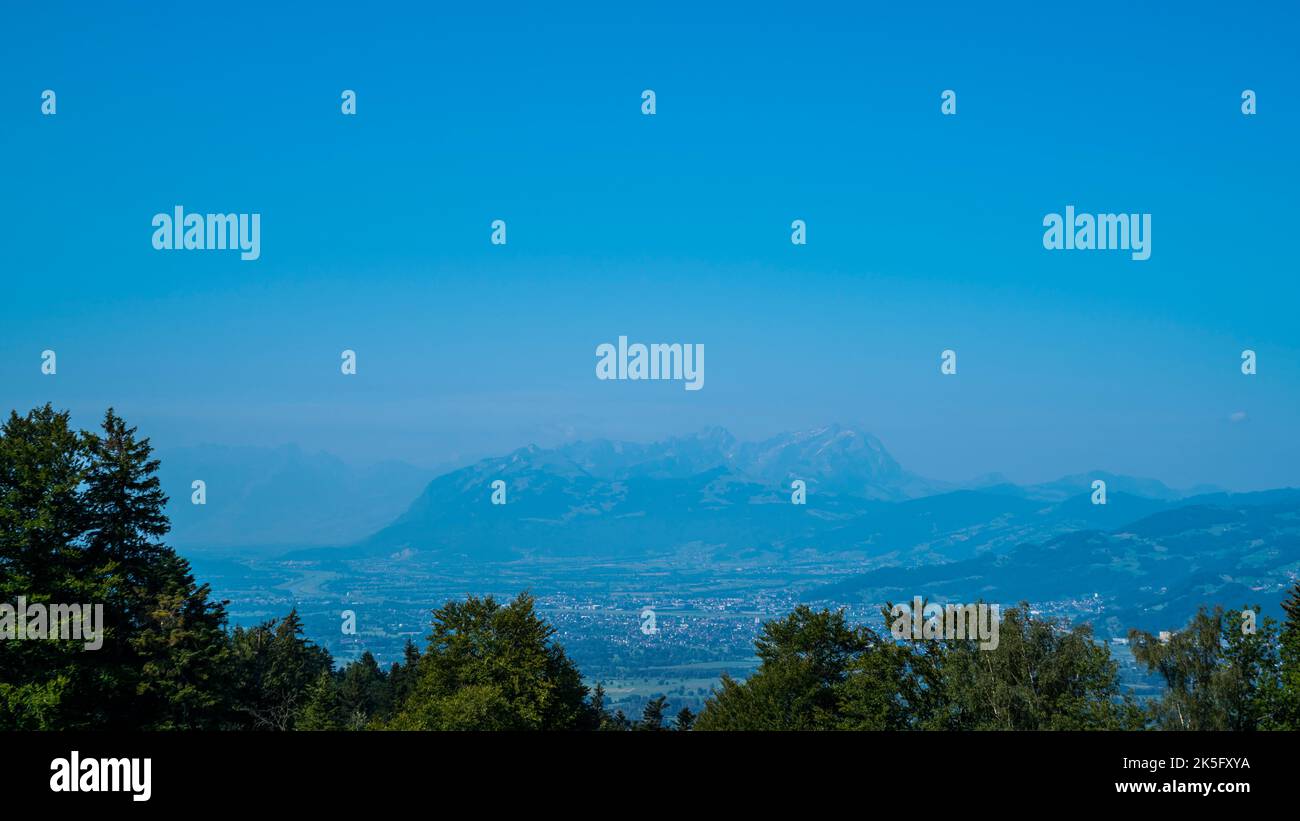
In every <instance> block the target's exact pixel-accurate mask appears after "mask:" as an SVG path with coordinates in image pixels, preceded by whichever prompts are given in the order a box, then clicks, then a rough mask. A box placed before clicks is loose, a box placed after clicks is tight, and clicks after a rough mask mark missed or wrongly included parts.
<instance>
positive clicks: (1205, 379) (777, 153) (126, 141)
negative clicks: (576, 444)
mask: <svg viewBox="0 0 1300 821" xmlns="http://www.w3.org/2000/svg"><path fill="white" fill-rule="evenodd" d="M267 5H268V4H236V3H223V4H219V5H217V6H202V7H195V6H189V7H181V6H178V7H174V8H167V9H165V10H164V9H162V8H152V9H146V8H144V7H140V8H137V9H134V10H133V9H132V7H130V6H114V8H113V9H112V12H111V17H110V12H108V11H107V10H102V9H101V10H99V11H98V12H96V13H94V15H93V16H88V15H87V13H86V12H85V11H84V10H83V8H79V6H83V7H84V4H68V5H64V4H52V3H40V4H23V6H24V7H23V8H17V7H16V6H17V4H8V5H7V6H6V8H5V9H4V11H3V12H0V18H2V19H0V242H2V243H3V256H2V257H0V259H2V260H3V261H2V262H0V266H2V267H3V283H4V292H3V301H0V404H3V405H4V406H5V408H6V409H7V408H9V407H20V408H27V407H30V406H32V405H34V404H37V403H41V402H44V401H47V400H49V401H54V402H55V403H56V404H58V405H60V406H63V407H68V408H71V409H72V410H73V411H74V412H75V414H76V415H77V418H78V420H79V421H81V422H82V423H83V424H90V423H91V422H92V421H93V420H94V417H95V416H97V415H98V414H99V413H101V412H102V410H103V408H104V407H105V406H107V405H109V404H113V405H115V406H117V407H118V408H119V410H120V411H122V412H123V413H124V414H125V415H126V416H127V417H128V419H129V420H131V421H133V422H135V423H137V424H139V425H140V426H141V427H142V429H143V430H144V432H146V433H147V434H150V435H152V436H153V437H154V439H155V441H157V442H158V443H159V444H160V445H162V446H163V447H164V448H166V447H171V446H176V445H185V444H194V443H199V442H215V443H224V444H266V445H273V444H281V443H286V442H297V443H299V444H301V445H303V446H305V447H309V448H323V449H325V450H328V451H331V452H334V453H337V454H339V455H341V456H343V457H345V458H349V459H354V460H358V459H360V460H369V459H379V458H392V457H397V458H404V459H407V460H410V461H413V462H417V463H422V464H433V463H438V462H441V461H444V460H449V459H465V458H469V457H473V456H478V455H482V454H486V453H490V452H497V451H502V450H505V449H508V448H512V447H515V446H519V445H522V444H525V443H528V442H530V441H531V442H537V443H539V444H544V445H545V444H554V443H557V442H560V441H562V440H564V439H566V438H570V437H582V438H587V437H594V436H611V437H619V438H628V439H635V440H649V439H653V438H658V437H662V436H666V435H671V434H675V433H685V432H689V431H692V430H695V429H698V428H700V427H703V426H705V425H715V424H716V425H723V426H726V427H728V428H730V429H731V430H732V431H733V432H735V433H736V434H737V435H739V436H741V437H743V438H754V437H759V436H765V435H768V434H771V433H774V432H776V431H779V430H783V429H791V428H803V427H811V426H815V425H819V424H823V423H826V422H831V421H842V422H849V423H858V424H861V425H863V426H864V427H866V428H867V429H869V430H871V431H873V432H874V433H876V434H877V435H878V436H879V437H880V438H881V439H882V440H883V441H884V443H885V445H886V446H887V447H888V448H889V449H890V450H891V452H893V453H894V455H895V456H896V457H897V458H898V459H899V460H900V461H901V462H902V463H903V464H904V465H905V466H906V467H908V468H910V469H912V470H915V471H917V472H920V473H923V474H926V475H930V476H934V477H938V478H947V479H960V478H964V477H968V476H972V475H975V474H979V473H983V472H987V471H1002V472H1005V473H1007V474H1008V475H1009V476H1011V477H1012V478H1014V479H1017V480H1022V481H1030V480H1039V479H1048V478H1053V477H1055V476H1057V475H1060V474H1063V473H1070V472H1076V471H1081V470H1087V469H1094V468H1098V469H1106V470H1113V471H1116V472H1125V473H1134V474H1141V475H1151V476H1156V477H1159V478H1161V479H1164V480H1166V481H1168V482H1170V483H1173V484H1178V485H1188V484H1192V483H1198V482H1211V483H1215V484H1219V485H1222V486H1226V487H1231V488H1255V487H1266V486H1277V485H1283V484H1300V433H1297V431H1300V340H1298V338H1297V337H1298V333H1297V327H1298V325H1300V323H1298V322H1297V313H1298V311H1300V307H1298V306H1300V300H1298V299H1297V297H1300V283H1298V281H1297V274H1298V266H1297V259H1296V249H1295V242H1296V239H1295V238H1296V225H1295V221H1296V219H1297V216H1298V212H1297V209H1296V201H1295V197H1296V196H1297V193H1296V187H1297V186H1296V182H1297V179H1298V177H1300V174H1298V173H1297V172H1298V168H1297V165H1298V160H1297V153H1296V145H1297V136H1300V135H1298V131H1300V129H1298V128H1297V125H1300V97H1298V96H1297V92H1296V83H1297V81H1298V80H1300V57H1298V54H1300V50H1297V49H1296V47H1295V44H1296V34H1297V12H1296V11H1295V9H1296V6H1295V4H1294V3H1281V2H1278V3H1269V4H1253V3H1237V4H1233V5H1231V6H1230V7H1225V6H1224V5H1223V4H1217V3H1216V4H1213V5H1211V4H1206V5H1205V7H1204V8H1195V7H1194V5H1195V4H1161V5H1167V6H1168V7H1169V8H1177V9H1178V12H1177V13H1171V12H1161V11H1156V10H1155V9H1154V6H1156V5H1157V4H1154V3H1141V4H1138V3H1132V2H1104V3H1088V4H1083V5H1077V6H1076V5H1062V4H1042V3H1034V4H1028V3H1026V4H1023V5H1015V6H1013V5H1007V6H1005V7H1004V10H1003V11H1002V12H1000V13H997V14H994V13H992V11H991V7H990V6H988V5H987V4H970V3H951V4H938V5H934V4H927V5H925V6H924V7H920V4H898V5H900V6H903V7H904V8H894V7H879V6H878V4H859V3H852V4H851V3H837V4H790V3H783V4H779V5H776V4H774V5H771V6H762V5H758V4H752V3H749V4H744V5H737V6H735V7H728V8H726V9H714V10H710V8H708V5H709V4H701V3H690V4H683V5H674V4H659V3H656V4H637V6H638V7H639V10H638V11H636V12H627V11H620V10H619V8H618V6H619V5H621V4H609V3H601V4H593V5H583V6H578V5H575V4H535V3H530V4H513V3H506V4H488V5H484V7H483V11H482V12H475V13H471V12H467V11H466V10H465V9H464V8H463V6H464V5H465V4H438V8H437V10H436V11H434V10H432V8H433V7H432V4H419V6H420V8H421V10H420V11H411V10H409V9H408V8H405V7H398V6H389V5H387V4H383V3H375V2H372V3H365V4H361V6H360V10H358V9H357V8H356V7H355V4H351V5H353V6H354V7H353V8H344V7H342V6H339V7H331V6H330V4H313V5H312V7H311V11H310V12H308V13H305V14H304V13H302V12H300V11H294V12H292V13H289V12H284V11H278V10H275V9H271V8H264V6H267ZM516 6H523V7H524V8H522V9H517V8H516ZM561 6H564V8H560V7H561ZM913 6H917V7H915V8H913ZM195 8H202V9H203V10H202V11H194V10H193V9H195ZM46 88H49V89H54V90H55V91H56V92H57V94H58V113H57V114H56V115H55V116H49V117H47V116H42V115H41V113H40V94H41V91H42V90H43V89H46ZM345 88H348V89H355V90H356V91H357V93H358V114H357V116H355V117H345V116H343V115H342V114H341V113H340V111H339V104H340V99H339V95H340V92H341V91H342V90H343V89H345ZM646 88H651V89H654V90H655V91H656V92H657V95H658V101H657V102H658V112H657V114H655V116H653V117H649V116H643V115H642V114H641V112H640V104H641V96H640V95H641V91H642V90H643V89H646ZM949 88H950V89H954V90H955V91H956V92H957V94H958V114H957V115H956V116H955V117H944V116H942V115H941V114H940V111H939V106H940V92H941V91H942V90H944V89H949ZM1246 88H1249V89H1253V90H1255V91H1256V92H1257V94H1258V106H1259V113H1258V114H1257V115H1255V116H1253V117H1246V116H1243V115H1242V114H1241V112H1240V95H1241V92H1242V90H1243V89H1246ZM175 205H183V206H185V207H186V208H187V209H191V210H195V211H213V212H216V211H221V212H258V213H260V214H261V215H262V216H261V219H262V225H261V228H262V237H261V246H262V253H261V259H259V260H257V261H256V262H241V261H240V260H239V257H238V255H237V254H235V253H228V252H216V251H212V252H198V251H190V252H183V251H170V252H169V251H155V250H154V249H153V248H152V246H151V243H150V239H151V236H152V227H151V225H150V221H151V218H152V216H153V215H154V214H155V213H158V212H170V210H171V208H172V207H173V206H175ZM1066 205H1075V206H1076V207H1077V208H1078V209H1079V210H1081V211H1089V212H1108V211H1114V212H1145V213H1150V214H1152V233H1153V236H1152V240H1153V242H1152V255H1151V259H1150V260H1148V261H1146V262H1136V261H1132V260H1131V259H1130V258H1129V256H1128V254H1126V253H1122V252H1100V251H1094V252H1090V253H1084V252H1065V251H1057V252H1048V251H1045V250H1044V249H1043V247H1042V234H1043V228H1042V219H1043V217H1044V215H1045V214H1048V213H1050V212H1061V211H1063V210H1064V208H1065V206H1066ZM494 219H504V220H506V221H507V222H508V226H509V227H508V231H509V234H508V236H509V243H508V245H506V246H504V247H494V246H492V245H491V244H490V243H489V233H490V229H489V224H490V223H491V221H492V220H494ZM793 219H804V220H806V221H807V223H808V245H806V246H804V247H797V246H794V245H792V244H791V243H790V240H789V237H790V227H789V226H790V222H791V220H793ZM620 334H625V335H628V336H629V337H631V338H632V340H633V341H643V342H695V343H703V344H704V345H705V348H706V352H707V353H706V368H705V370H706V387H705V389H704V390H702V391H698V392H687V391H685V390H683V389H682V385H681V384H680V383H675V382H660V383H647V382H640V383H636V382H600V381H597V380H596V378H595V376H594V367H595V361H596V360H595V355H594V351H595V347H596V345H597V344H599V343H601V342H613V341H615V339H616V338H617V337H618V335H620ZM1246 347H1250V348H1254V349H1256V350H1257V351H1258V352H1259V371H1260V372H1259V374H1258V375H1257V376H1253V377H1246V376H1243V375H1241V373H1240V370H1239V356H1240V351H1241V350H1242V349H1243V348H1246ZM46 348H52V349H54V350H56V351H57V353H58V356H59V373H58V375H57V376H55V377H47V376H43V375H42V374H41V373H40V369H39V368H40V352H41V351H42V350H44V349H46ZM345 348H351V349H355V350H356V351H357V353H358V356H359V373H358V375H357V376H355V377H344V376H342V375H341V374H340V373H339V354H340V351H342V350H343V349H345ZM945 348H953V349H956V350H957V352H958V357H959V360H958V362H959V368H958V371H959V372H958V374H957V375H956V376H955V377H944V376H941V375H940V373H939V353H940V351H942V350H943V349H945ZM1234 414H1237V415H1238V419H1239V421H1235V422H1234V421H1232V418H1233V415H1234ZM1241 414H1244V418H1242V417H1241V416H1240V415H1241Z"/></svg>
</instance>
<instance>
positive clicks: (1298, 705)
mask: <svg viewBox="0 0 1300 821" xmlns="http://www.w3.org/2000/svg"><path fill="white" fill-rule="evenodd" d="M1282 610H1283V612H1284V613H1286V618H1285V620H1284V621H1283V623H1282V628H1281V631H1280V633H1279V635H1278V657H1279V658H1278V676H1277V679H1276V681H1275V684H1274V689H1273V692H1272V693H1271V696H1270V702H1271V707H1272V709H1271V710H1269V711H1268V717H1267V718H1266V719H1265V720H1264V722H1263V726H1264V727H1266V728H1267V729H1272V730H1300V583H1297V584H1296V586H1295V587H1293V588H1292V589H1291V594H1290V595H1289V596H1288V597H1287V598H1286V600H1285V601H1283V602H1282Z"/></svg>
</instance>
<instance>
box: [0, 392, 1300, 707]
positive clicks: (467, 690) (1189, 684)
mask: <svg viewBox="0 0 1300 821" xmlns="http://www.w3.org/2000/svg"><path fill="white" fill-rule="evenodd" d="M158 468H159V463H158V460H157V459H155V458H154V457H153V451H152V447H151V445H150V443H149V440H148V439H147V438H143V437H140V436H138V435H137V431H136V430H135V429H134V428H131V427H128V426H127V424H126V423H125V422H124V421H123V420H122V419H121V418H120V417H118V416H117V415H116V414H115V413H114V412H113V411H112V410H109V411H108V412H107V413H106V414H105V416H104V420H103V423H102V426H101V428H100V430H97V431H85V430H77V429H75V428H74V427H73V426H72V425H71V423H70V420H69V415H68V413H66V412H61V411H57V410H55V409H54V408H53V407H52V406H50V405H46V406H44V407H41V408H37V409H34V410H32V411H30V412H29V413H27V414H25V415H20V414H18V413H17V412H14V413H11V415H10V416H9V418H8V420H7V421H6V422H5V423H4V425H3V427H0V730H56V731H57V730H80V729H113V730H648V731H657V730H998V729H1005V730H1040V729H1041V730H1135V729H1152V730H1294V729H1300V584H1298V585H1297V586H1296V587H1295V588H1294V589H1293V590H1292V591H1291V593H1290V596H1289V598H1288V599H1287V601H1286V602H1285V603H1284V604H1283V609H1284V611H1285V618H1284V620H1283V621H1282V622H1281V623H1278V622H1276V621H1275V620H1273V619H1269V618H1264V619H1262V620H1260V621H1259V622H1258V623H1255V620H1254V619H1253V618H1248V615H1250V614H1252V611H1256V610H1257V609H1258V608H1252V607H1251V606H1249V605H1241V606H1238V605H1239V603H1226V604H1230V605H1232V606H1233V608H1234V609H1225V607H1224V606H1222V604H1224V603H1221V604H1219V605H1214V606H1209V605H1206V606H1204V607H1202V609H1201V610H1200V612H1199V613H1198V614H1197V615H1196V616H1195V617H1193V618H1192V619H1191V621H1190V622H1189V623H1188V624H1187V625H1186V626H1185V628H1184V629H1182V630H1178V631H1175V632H1173V633H1171V634H1170V635H1167V636H1159V637H1157V636H1153V635H1151V634H1149V633H1146V632H1143V631H1139V630H1133V631H1131V633H1130V636H1129V638H1130V642H1131V646H1132V649H1133V654H1134V657H1135V658H1136V659H1137V661H1138V662H1139V663H1140V664H1141V665H1143V666H1144V667H1145V668H1146V669H1147V670H1148V671H1149V672H1152V673H1154V674H1156V675H1157V676H1158V678H1159V679H1160V680H1161V681H1162V682H1163V683H1164V685H1165V688H1164V691H1163V693H1162V695H1161V696H1160V697H1158V698H1155V699H1150V700H1148V701H1146V702H1145V703H1141V704H1139V703H1137V702H1136V701H1135V700H1133V699H1132V698H1131V697H1130V696H1128V695H1127V694H1126V693H1124V692H1123V691H1122V688H1121V687H1120V683H1119V675H1118V667H1117V664H1116V663H1115V661H1114V660H1113V659H1112V658H1111V655H1110V651H1109V648H1108V647H1107V645H1106V644H1104V643H1099V642H1096V641H1094V640H1093V637H1092V635H1091V632H1090V629H1089V628H1088V627H1087V626H1086V625H1071V624H1068V623H1066V622H1064V621H1061V620H1056V619H1048V618H1039V617H1036V616H1035V615H1034V614H1033V613H1032V612H1031V611H1030V609H1029V607H1028V605H1025V604H1022V605H1020V606H1017V607H1013V608H1008V609H1006V610H1005V611H1003V612H1002V613H1001V623H1000V631H999V633H1000V641H999V642H998V643H997V644H996V647H994V648H993V649H988V650H982V649H980V648H979V642H978V640H973V639H972V640H965V639H938V640H933V639H932V640H923V639H915V640H906V641H899V640H896V639H894V638H893V637H892V636H890V635H888V634H886V635H880V634H878V633H877V632H875V631H873V630H872V629H870V628H868V627H865V626H859V625H852V624H849V623H848V622H847V620H846V619H845V617H844V615H843V613H841V612H838V611H831V610H813V609H811V608H808V607H806V606H800V607H798V608H796V609H795V610H794V611H792V612H790V613H789V614H787V615H786V616H785V617H783V618H780V619H775V620H772V621H769V622H768V623H766V624H765V625H764V626H763V630H762V633H761V635H760V637H759V638H758V640H757V641H756V654H757V656H758V658H759V659H760V662H761V664H760V666H759V667H758V668H757V670H756V671H755V672H754V673H753V674H752V675H751V676H749V677H748V678H747V679H746V680H744V681H737V680H734V679H732V678H730V677H728V676H725V675H724V676H723V677H722V679H721V680H720V682H719V684H718V685H717V687H715V688H714V691H713V693H712V695H711V696H710V697H709V698H708V700H707V701H706V703H705V706H704V708H703V709H702V710H701V711H700V713H699V714H698V715H696V714H694V713H692V712H691V711H690V710H688V709H685V708H682V709H681V710H677V711H674V710H673V705H671V704H670V703H669V702H668V701H667V699H666V698H664V697H659V698H655V699H652V700H651V701H650V702H649V703H647V704H646V706H645V709H644V711H643V713H642V714H641V715H640V716H626V715H624V714H623V713H621V712H619V711H613V712H611V711H610V710H609V709H608V708H607V707H606V704H605V695H604V690H603V688H602V687H601V686H600V684H595V685H594V686H591V687H589V686H588V685H587V684H586V683H585V681H584V677H583V675H582V673H581V671H580V670H579V669H578V668H577V666H576V665H575V664H574V663H573V661H572V660H571V659H570V658H569V657H568V656H567V655H566V653H565V651H564V648H563V647H562V646H560V645H559V644H558V643H557V642H556V641H555V639H554V630H553V629H552V627H551V626H550V625H548V624H547V622H546V621H545V620H544V619H542V618H541V617H539V616H538V614H537V613H536V611H535V608H534V604H533V600H532V598H531V597H530V596H529V595H528V594H527V593H526V592H525V593H520V594H519V595H518V596H516V597H515V598H514V599H513V600H511V601H508V602H501V601H497V600H495V599H493V598H492V597H483V598H480V597H475V596H470V597H467V598H466V599H464V600H456V601H450V602H447V603H446V604H444V605H443V606H442V607H439V608H437V609H436V610H434V611H433V613H432V618H431V623H430V633H429V635H428V638H427V643H426V645H425V646H424V647H423V648H421V647H419V646H417V645H416V644H414V643H409V642H408V644H407V646H406V649H405V654H404V658H403V660H402V661H400V662H398V663H395V664H393V665H391V666H390V667H389V668H388V669H384V668H382V667H381V666H380V665H379V664H378V663H377V662H376V660H375V658H374V657H373V656H371V655H370V654H369V653H366V654H363V655H362V656H361V657H360V658H359V659H358V660H356V661H353V662H351V663H349V664H347V665H345V666H343V667H342V668H338V667H336V665H335V664H334V660H333V659H332V658H331V656H330V654H329V652H328V651H326V650H325V649H324V648H322V647H320V646H318V645H317V644H316V643H314V642H313V641H311V639H310V638H309V637H307V636H306V635H305V634H304V630H303V625H302V622H301V620H300V619H299V618H298V616H297V614H296V613H295V612H293V611H290V612H289V613H286V614H285V615H284V616H283V617H281V618H277V619H272V620H270V621H267V622H265V623H263V624H260V625H257V626H254V627H249V628H244V627H235V628H233V629H231V628H230V627H229V625H228V622H227V617H226V611H225V603H224V602H221V601H218V600H215V599H214V598H213V596H212V595H211V590H210V588H209V586H208V585H206V584H202V583H200V582H199V581H197V580H196V579H195V578H194V575H193V573H192V571H191V569H190V566H189V563H188V562H187V561H186V560H185V559H184V558H182V557H181V556H179V555H178V554H177V553H176V552H175V551H174V550H173V549H171V548H170V547H168V546H167V545H166V543H165V541H164V539H165V537H166V534H167V532H168V529H169V524H168V521H167V517H166V515H165V514H164V508H165V505H166V501H167V500H166V497H165V495H164V494H163V492H162V489H161V485H160V483H159V480H158V477H157V471H158ZM19 602H24V603H28V604H29V605H30V604H35V605H38V606H39V605H43V604H48V605H55V604H69V603H93V604H96V605H102V608H103V620H102V624H101V626H102V636H100V638H101V639H102V643H101V644H100V645H99V646H98V647H97V648H96V649H87V647H86V645H85V644H84V643H83V642H81V641H77V640H70V639H50V638H25V639H21V638H20V637H19V635H18V633H19V631H18V629H17V628H18V626H19V625H18V624H17V623H16V618H15V615H14V613H15V608H16V607H17V604H18V603H19ZM5 604H8V605H10V607H9V608H4V607H2V606H3V605H5ZM887 610H888V607H886V611H887Z"/></svg>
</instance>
